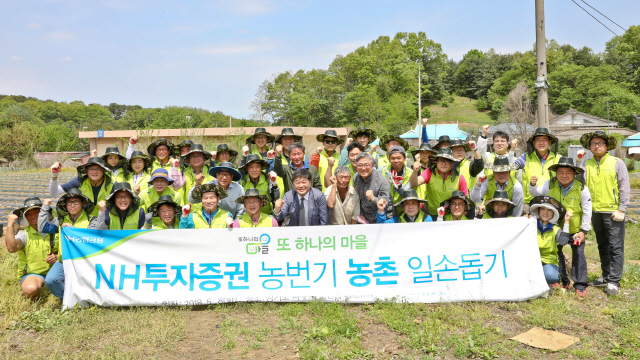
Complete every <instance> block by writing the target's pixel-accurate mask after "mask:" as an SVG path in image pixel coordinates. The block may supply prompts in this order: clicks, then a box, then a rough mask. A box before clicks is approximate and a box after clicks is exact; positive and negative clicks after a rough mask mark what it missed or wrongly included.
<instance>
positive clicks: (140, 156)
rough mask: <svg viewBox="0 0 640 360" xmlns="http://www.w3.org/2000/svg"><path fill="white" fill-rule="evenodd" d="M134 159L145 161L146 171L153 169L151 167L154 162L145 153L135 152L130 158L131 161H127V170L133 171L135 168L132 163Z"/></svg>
mask: <svg viewBox="0 0 640 360" xmlns="http://www.w3.org/2000/svg"><path fill="white" fill-rule="evenodd" d="M133 159H142V160H143V161H144V170H147V169H149V168H150V167H151V165H152V164H153V160H151V158H150V157H149V156H148V155H147V154H145V153H143V152H142V151H137V150H136V151H134V152H132V153H131V157H130V158H129V160H127V168H128V169H129V171H133V168H132V167H131V162H132V161H133Z"/></svg>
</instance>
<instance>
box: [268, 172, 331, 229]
mask: <svg viewBox="0 0 640 360" xmlns="http://www.w3.org/2000/svg"><path fill="white" fill-rule="evenodd" d="M291 180H292V181H291V182H292V184H293V190H290V191H288V192H286V193H285V194H284V198H283V199H279V200H277V201H276V204H275V209H274V211H273V215H274V216H275V218H276V219H277V220H278V221H283V220H284V219H285V217H287V216H288V217H289V220H288V221H287V222H286V223H285V226H315V225H327V224H329V211H328V209H327V200H326V199H325V197H324V194H323V193H322V191H320V190H318V189H316V188H314V187H311V182H312V181H313V176H312V174H311V172H310V171H309V170H307V169H300V170H298V171H296V172H294V173H293V174H292V179H291Z"/></svg>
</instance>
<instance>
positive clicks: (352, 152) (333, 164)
mask: <svg viewBox="0 0 640 360" xmlns="http://www.w3.org/2000/svg"><path fill="white" fill-rule="evenodd" d="M346 148H347V154H348V160H349V162H348V163H347V165H341V166H346V167H347V168H349V171H350V172H351V178H350V179H349V185H353V177H354V176H355V175H356V169H357V167H356V158H357V157H358V154H360V153H363V152H364V147H363V146H362V145H361V144H360V143H359V142H357V141H356V142H352V143H351V144H349V145H348V146H346ZM339 162H340V161H339V160H338V161H335V159H334V158H328V159H327V172H326V173H325V174H324V183H325V184H328V183H330V182H331V176H332V175H331V174H333V173H334V169H335V168H337V167H338V166H337V164H338V163H339Z"/></svg>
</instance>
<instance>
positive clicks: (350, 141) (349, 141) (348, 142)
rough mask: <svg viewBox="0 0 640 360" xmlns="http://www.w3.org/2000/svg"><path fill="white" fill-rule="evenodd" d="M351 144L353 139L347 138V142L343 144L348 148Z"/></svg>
mask: <svg viewBox="0 0 640 360" xmlns="http://www.w3.org/2000/svg"><path fill="white" fill-rule="evenodd" d="M352 142H353V138H347V141H345V142H344V146H349V145H351V143H352Z"/></svg>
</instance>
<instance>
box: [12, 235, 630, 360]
mask: <svg viewBox="0 0 640 360" xmlns="http://www.w3.org/2000/svg"><path fill="white" fill-rule="evenodd" d="M626 231H627V233H626V243H625V259H626V260H627V263H626V265H625V273H624V277H623V280H622V289H623V292H622V293H621V295H619V296H615V297H607V296H606V295H604V294H603V292H602V291H601V290H598V289H593V288H589V289H588V297H587V298H586V299H581V298H578V297H576V296H575V295H573V294H572V293H571V292H566V293H565V292H562V291H557V292H556V293H555V294H554V295H552V296H550V297H549V298H547V299H542V298H540V299H535V300H531V301H525V302H495V303H493V302H492V303H483V302H474V303H470V302H467V303H450V304H409V303H394V302H382V301H380V302H377V303H374V304H362V305H356V304H343V303H321V302H311V303H229V304H221V305H212V306H209V307H175V308H169V307H167V308H161V307H159V308H153V307H146V308H141V307H130V308H101V307H90V308H81V309H75V310H70V311H65V312H62V311H61V310H60V302H59V300H58V299H57V298H55V297H54V296H53V295H51V294H49V293H48V292H47V291H44V293H43V296H42V297H41V298H40V299H39V300H38V301H37V302H35V303H34V302H31V301H29V300H26V299H24V298H23V297H22V296H21V294H20V291H19V284H18V280H17V278H16V276H15V269H16V266H17V264H16V259H17V256H15V255H13V254H8V253H7V251H6V249H5V248H4V247H0V322H1V323H0V344H1V345H0V358H10V359H51V358H56V359H58V358H60V359H68V358H73V359H81V358H92V359H139V358H179V357H185V358H214V359H227V358H230V359H245V358H274V359H281V358H293V357H299V358H301V359H389V358H399V359H400V358H404V359H435V358H458V359H465V358H474V359H494V358H505V359H506V358H509V359H539V358H549V357H551V358H558V359H567V358H573V359H598V358H602V359H640V353H639V351H638V349H640V293H639V292H638V290H639V287H640V267H639V266H638V264H640V262H637V261H638V260H640V225H634V224H628V225H627V228H626ZM587 240H588V241H589V242H588V243H587V245H586V255H587V260H588V263H589V269H590V278H592V279H593V278H596V277H597V276H599V263H598V252H597V246H596V244H595V239H594V237H593V234H589V235H588V237H587ZM565 251H566V252H567V253H569V252H570V250H569V248H568V247H566V248H565ZM568 257H569V258H570V254H568ZM534 326H537V327H542V328H545V329H550V330H556V331H559V332H562V333H565V334H569V335H573V336H578V337H580V342H579V343H577V344H574V345H572V346H570V347H569V348H566V349H563V350H560V351H558V352H556V353H552V352H549V351H546V350H540V349H536V348H532V347H528V346H526V345H523V344H520V343H518V342H515V341H513V340H510V338H511V337H513V336H515V335H517V334H520V333H522V332H525V331H527V330H529V329H530V328H532V327H534ZM44 350H46V351H44Z"/></svg>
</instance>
